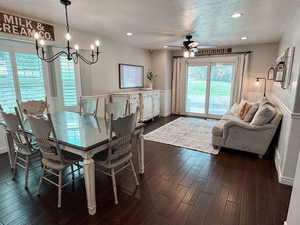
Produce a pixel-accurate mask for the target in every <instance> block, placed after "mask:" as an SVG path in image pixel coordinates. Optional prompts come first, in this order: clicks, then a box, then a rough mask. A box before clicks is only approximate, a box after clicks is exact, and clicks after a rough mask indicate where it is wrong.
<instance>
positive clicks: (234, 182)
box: [0, 117, 291, 225]
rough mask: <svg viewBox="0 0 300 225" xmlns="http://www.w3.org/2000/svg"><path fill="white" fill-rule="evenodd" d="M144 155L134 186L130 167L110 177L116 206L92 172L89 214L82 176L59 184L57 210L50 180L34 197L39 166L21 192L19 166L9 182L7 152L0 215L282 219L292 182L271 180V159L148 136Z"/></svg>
mask: <svg viewBox="0 0 300 225" xmlns="http://www.w3.org/2000/svg"><path fill="white" fill-rule="evenodd" d="M174 118H176V117H169V118H161V119H157V120H156V121H155V122H151V123H149V124H147V127H146V132H149V131H151V130H153V129H155V128H157V127H159V126H161V125H163V124H165V123H167V122H169V121H170V120H172V119H174ZM145 159H146V160H145V161H146V162H145V163H146V168H145V175H144V176H143V177H141V178H140V183H141V185H140V187H139V188H137V189H136V188H135V185H134V180H133V178H132V177H131V174H130V173H129V172H127V171H124V172H123V173H121V174H120V175H119V176H118V177H117V182H118V193H119V205H118V206H115V205H114V201H113V192H112V186H111V182H110V179H108V178H107V177H106V176H104V175H102V174H100V173H97V174H96V192H97V206H98V207H97V214H96V215H95V216H89V215H88V211H87V208H86V196H85V188H84V180H83V179H79V180H78V181H77V182H76V184H75V187H74V188H72V185H70V186H68V187H66V189H65V190H64V191H63V198H62V199H63V201H62V208H61V209H57V208H56V205H57V189H56V188H55V187H54V186H52V185H48V184H46V183H44V185H43V186H42V192H41V197H37V195H36V192H37V184H38V176H39V173H40V169H39V168H38V169H35V171H33V172H32V173H31V175H30V182H29V191H26V190H25V189H24V186H23V185H24V179H23V177H24V176H23V171H22V170H19V174H18V177H17V179H16V181H12V179H11V177H12V175H11V171H10V168H9V166H8V157H7V155H5V154H4V155H0V221H1V222H2V223H3V224H5V225H8V224H11V225H117V224H120V225H283V222H284V220H285V218H286V214H287V209H288V203H289V198H290V193H291V187H288V186H285V185H281V184H279V183H278V182H277V174H276V170H275V167H274V163H273V160H272V159H262V160H260V159H258V158H257V157H256V156H255V155H252V154H247V153H243V152H237V151H233V150H222V151H221V152H220V154H219V155H217V156H213V155H209V154H205V153H201V152H197V151H192V150H187V149H183V148H179V147H174V146H170V145H165V144H160V143H154V142H148V141H146V142H145ZM135 162H136V156H135ZM135 164H136V163H135ZM136 165H137V164H136ZM136 167H137V166H136ZM1 222H0V224H1Z"/></svg>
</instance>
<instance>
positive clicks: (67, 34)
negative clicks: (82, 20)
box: [65, 33, 71, 41]
mask: <svg viewBox="0 0 300 225" xmlns="http://www.w3.org/2000/svg"><path fill="white" fill-rule="evenodd" d="M65 38H66V39H67V41H70V40H71V34H70V33H66V36H65Z"/></svg>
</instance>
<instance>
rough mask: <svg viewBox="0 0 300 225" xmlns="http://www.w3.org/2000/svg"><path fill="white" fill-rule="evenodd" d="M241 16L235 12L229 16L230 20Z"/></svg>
mask: <svg viewBox="0 0 300 225" xmlns="http://www.w3.org/2000/svg"><path fill="white" fill-rule="evenodd" d="M241 16H242V13H239V12H235V13H233V14H232V15H231V17H232V18H239V17H241Z"/></svg>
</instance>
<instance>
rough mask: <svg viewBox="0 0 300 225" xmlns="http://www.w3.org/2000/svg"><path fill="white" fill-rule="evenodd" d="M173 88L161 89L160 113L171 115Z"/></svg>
mask: <svg viewBox="0 0 300 225" xmlns="http://www.w3.org/2000/svg"><path fill="white" fill-rule="evenodd" d="M171 93H172V91H171V90H160V115H161V116H162V117H167V116H170V115H171Z"/></svg>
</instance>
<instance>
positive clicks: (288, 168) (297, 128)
mask: <svg viewBox="0 0 300 225" xmlns="http://www.w3.org/2000/svg"><path fill="white" fill-rule="evenodd" d="M271 99H272V100H273V101H274V102H276V104H277V105H278V106H279V108H280V109H281V111H282V113H283V119H282V123H281V132H280V136H279V141H278V145H277V146H276V152H275V165H276V169H277V173H278V180H279V182H280V183H282V184H286V185H290V186H292V185H293V182H294V175H295V170H296V165H297V155H298V152H299V146H300V113H293V112H292V111H291V110H290V109H289V108H288V107H287V106H286V105H285V104H284V103H283V102H282V101H280V99H278V98H277V97H276V96H275V95H272V96H271Z"/></svg>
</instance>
